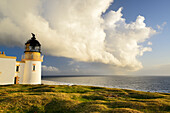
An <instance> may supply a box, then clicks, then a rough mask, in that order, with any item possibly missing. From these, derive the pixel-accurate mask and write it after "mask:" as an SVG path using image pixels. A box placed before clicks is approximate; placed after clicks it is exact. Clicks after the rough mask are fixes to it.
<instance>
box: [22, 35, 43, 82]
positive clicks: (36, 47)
mask: <svg viewBox="0 0 170 113" xmlns="http://www.w3.org/2000/svg"><path fill="white" fill-rule="evenodd" d="M24 53H25V54H24V55H23V56H22V61H23V62H25V65H24V76H23V82H22V83H23V84H41V63H42V62H43V56H42V55H41V44H40V43H39V41H37V40H36V38H35V35H34V34H33V33H32V38H31V39H30V40H28V41H27V42H26V43H25V51H24Z"/></svg>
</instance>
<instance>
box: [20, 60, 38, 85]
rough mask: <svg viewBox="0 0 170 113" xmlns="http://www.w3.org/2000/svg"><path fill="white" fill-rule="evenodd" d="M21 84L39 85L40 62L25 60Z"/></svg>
mask: <svg viewBox="0 0 170 113" xmlns="http://www.w3.org/2000/svg"><path fill="white" fill-rule="evenodd" d="M34 64H35V71H33V65H34ZM23 84H41V61H32V60H25V67H24V77H23Z"/></svg>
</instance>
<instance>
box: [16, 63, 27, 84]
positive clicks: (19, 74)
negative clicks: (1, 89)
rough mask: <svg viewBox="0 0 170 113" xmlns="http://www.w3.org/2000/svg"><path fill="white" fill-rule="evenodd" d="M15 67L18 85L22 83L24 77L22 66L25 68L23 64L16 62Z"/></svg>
mask: <svg viewBox="0 0 170 113" xmlns="http://www.w3.org/2000/svg"><path fill="white" fill-rule="evenodd" d="M17 65H19V71H18V72H16V66H17ZM16 66H15V76H18V77H19V84H22V83H23V76H24V66H25V62H18V61H17V62H16Z"/></svg>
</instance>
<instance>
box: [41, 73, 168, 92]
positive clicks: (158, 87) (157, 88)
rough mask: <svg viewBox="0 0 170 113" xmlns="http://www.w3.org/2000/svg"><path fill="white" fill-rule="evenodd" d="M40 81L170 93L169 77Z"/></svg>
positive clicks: (85, 77) (73, 77)
mask: <svg viewBox="0 0 170 113" xmlns="http://www.w3.org/2000/svg"><path fill="white" fill-rule="evenodd" d="M42 80H46V81H51V82H56V83H60V85H62V84H63V85H88V86H99V87H109V88H122V89H132V90H139V91H147V92H162V93H170V87H169V86H170V83H169V80H170V76H108V75H107V76H101V75H94V76H92V75H83V76H80V75H65V76H59V75H57V76H43V77H42ZM48 83H50V82H48ZM53 84H54V83H53ZM56 85H57V84H56Z"/></svg>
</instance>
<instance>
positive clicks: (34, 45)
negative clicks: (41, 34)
mask: <svg viewBox="0 0 170 113" xmlns="http://www.w3.org/2000/svg"><path fill="white" fill-rule="evenodd" d="M31 34H32V38H31V39H30V40H28V41H27V42H26V43H25V45H26V47H25V52H41V44H40V43H39V41H38V40H36V38H35V34H33V33H31Z"/></svg>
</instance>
